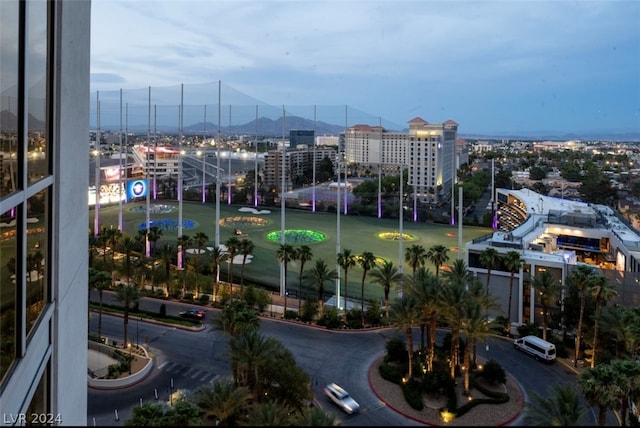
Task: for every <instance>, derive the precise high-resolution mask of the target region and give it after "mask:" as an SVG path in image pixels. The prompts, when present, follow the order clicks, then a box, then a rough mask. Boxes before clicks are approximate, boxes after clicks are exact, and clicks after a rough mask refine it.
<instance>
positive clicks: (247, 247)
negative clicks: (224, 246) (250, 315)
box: [238, 238, 256, 296]
mask: <svg viewBox="0 0 640 428" xmlns="http://www.w3.org/2000/svg"><path fill="white" fill-rule="evenodd" d="M255 248H256V245H255V244H254V243H253V241H252V240H251V239H247V238H242V240H241V241H240V245H239V246H238V251H239V252H240V254H241V255H242V268H241V269H240V295H241V296H242V292H243V291H244V268H245V266H246V264H247V257H248V256H250V255H251V253H253V250H254V249H255Z"/></svg>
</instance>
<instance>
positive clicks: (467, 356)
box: [464, 340, 471, 395]
mask: <svg viewBox="0 0 640 428" xmlns="http://www.w3.org/2000/svg"><path fill="white" fill-rule="evenodd" d="M469 342H470V341H469V340H467V344H466V346H465V347H464V393H465V395H469V373H471V349H470V345H471V344H470V343H469Z"/></svg>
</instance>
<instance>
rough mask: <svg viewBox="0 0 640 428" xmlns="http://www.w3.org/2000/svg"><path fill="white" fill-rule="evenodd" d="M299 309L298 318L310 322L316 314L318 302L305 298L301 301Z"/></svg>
mask: <svg viewBox="0 0 640 428" xmlns="http://www.w3.org/2000/svg"><path fill="white" fill-rule="evenodd" d="M301 309H302V310H301V311H300V319H301V320H302V321H304V322H310V321H312V320H313V318H314V317H315V316H316V315H317V314H318V302H316V301H315V300H308V299H305V300H304V301H303V302H302V308H301Z"/></svg>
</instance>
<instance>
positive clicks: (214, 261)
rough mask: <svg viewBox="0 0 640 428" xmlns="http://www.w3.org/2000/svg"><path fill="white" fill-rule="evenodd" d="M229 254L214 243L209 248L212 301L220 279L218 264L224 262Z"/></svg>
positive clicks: (216, 295) (214, 299)
mask: <svg viewBox="0 0 640 428" xmlns="http://www.w3.org/2000/svg"><path fill="white" fill-rule="evenodd" d="M228 257H229V254H228V253H227V252H226V251H224V250H223V249H222V248H221V247H220V246H218V245H216V246H215V247H213V250H211V273H212V275H213V301H214V302H215V301H216V300H217V298H218V283H219V281H220V266H221V265H222V263H224V262H225V261H226V260H227V258H228Z"/></svg>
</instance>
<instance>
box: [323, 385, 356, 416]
mask: <svg viewBox="0 0 640 428" xmlns="http://www.w3.org/2000/svg"><path fill="white" fill-rule="evenodd" d="M324 393H325V394H326V395H327V397H329V399H330V400H331V401H333V402H334V403H335V404H337V405H338V406H339V407H340V408H341V409H342V410H344V411H345V412H347V413H348V414H350V415H351V414H353V413H356V412H357V411H359V410H360V405H359V404H358V403H357V402H356V400H354V399H353V398H352V397H351V396H350V395H349V393H348V392H347V391H345V390H344V389H343V388H342V387H341V386H339V385H337V384H335V383H330V384H328V385H327V386H325V387H324Z"/></svg>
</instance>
